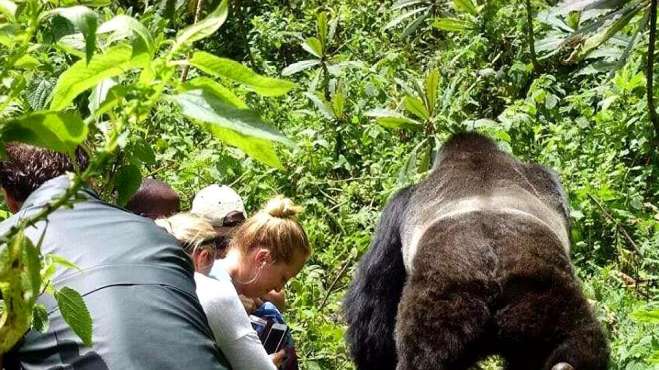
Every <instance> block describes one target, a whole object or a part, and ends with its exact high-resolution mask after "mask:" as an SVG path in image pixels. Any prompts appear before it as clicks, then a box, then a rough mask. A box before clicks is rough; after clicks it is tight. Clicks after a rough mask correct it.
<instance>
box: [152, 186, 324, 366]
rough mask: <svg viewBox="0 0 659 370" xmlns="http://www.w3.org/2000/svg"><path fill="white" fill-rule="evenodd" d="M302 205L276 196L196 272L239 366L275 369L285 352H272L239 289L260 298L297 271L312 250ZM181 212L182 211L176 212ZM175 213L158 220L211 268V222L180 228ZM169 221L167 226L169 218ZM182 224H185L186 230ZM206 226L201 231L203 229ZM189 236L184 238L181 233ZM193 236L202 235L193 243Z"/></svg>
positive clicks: (214, 324)
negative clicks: (300, 216) (301, 220)
mask: <svg viewBox="0 0 659 370" xmlns="http://www.w3.org/2000/svg"><path fill="white" fill-rule="evenodd" d="M300 210H301V209H300V208H299V207H297V206H295V205H294V204H293V202H292V201H291V200H290V199H287V198H283V197H276V198H274V199H272V200H270V201H269V202H268V203H267V204H266V206H265V207H264V208H263V209H262V210H260V211H259V212H257V213H256V214H255V215H254V216H252V217H250V218H248V219H247V220H246V221H245V222H244V223H243V224H242V225H241V226H239V227H237V229H236V230H235V231H234V232H233V233H232V234H233V235H232V239H231V241H230V242H229V245H228V247H227V251H226V256H225V257H224V258H223V259H220V260H215V261H214V262H215V265H214V266H213V270H212V271H211V273H210V275H211V276H212V277H213V278H214V279H213V278H209V277H206V276H204V275H202V274H199V273H195V281H196V283H197V295H198V296H199V301H200V303H201V304H202V307H203V308H204V311H205V312H206V315H207V317H208V321H209V324H210V326H211V328H212V329H213V334H214V335H215V340H216V342H217V344H218V347H219V348H220V349H221V350H222V352H223V353H224V355H225V356H226V357H227V359H228V360H229V362H230V363H231V366H232V368H233V369H235V370H243V369H244V370H259V369H275V368H276V367H277V366H279V365H280V364H281V363H282V362H283V360H284V357H285V351H284V350H281V351H279V352H277V353H273V354H271V355H268V354H267V353H266V352H265V349H264V348H263V346H262V344H261V341H260V340H259V338H258V335H257V334H256V332H255V331H254V329H253V328H252V325H251V322H250V319H249V317H248V316H247V312H246V311H245V308H244V306H243V304H242V303H241V299H240V297H239V293H240V294H243V295H245V296H247V297H250V298H254V299H256V298H258V297H261V296H263V295H264V294H266V293H267V292H269V291H271V290H277V291H279V290H281V289H282V288H283V286H284V284H286V282H287V281H288V280H289V279H290V278H292V277H293V276H295V275H297V273H298V272H299V271H300V270H301V269H302V266H303V265H304V263H305V262H306V260H307V258H308V257H309V255H310V254H311V249H310V247H309V241H308V238H307V235H306V233H305V232H304V229H303V228H302V226H301V225H300V224H299V223H298V221H297V219H296V215H297V214H298V213H299V212H300ZM177 216H178V215H177ZM175 217H176V216H173V217H170V218H169V219H165V220H162V221H159V222H158V223H159V224H160V225H162V226H163V227H165V228H166V229H168V230H172V231H170V232H171V233H172V234H173V235H174V236H175V237H176V238H177V239H178V240H179V242H181V243H182V244H183V245H184V248H186V247H185V245H186V243H187V244H188V247H187V249H186V251H188V254H190V256H191V257H192V259H193V261H194V263H195V268H198V269H199V270H198V271H200V272H203V273H208V269H209V268H210V267H209V264H210V263H212V262H213V260H214V257H215V255H214V254H212V253H207V252H204V251H206V250H207V248H208V246H214V240H216V239H213V238H216V237H217V234H215V233H214V232H213V233H212V236H211V230H213V228H212V226H211V225H210V224H209V223H208V221H205V220H204V219H203V218H200V217H197V216H194V215H189V214H187V215H186V216H185V217H186V218H189V217H191V218H194V219H195V222H194V223H192V224H195V225H198V224H199V223H205V224H206V225H207V226H210V229H208V227H206V226H204V227H198V226H197V227H190V226H189V225H188V226H187V227H186V228H182V227H179V226H180V225H181V224H182V221H181V220H176V219H175ZM168 222H169V225H167V223H168ZM181 229H187V230H189V232H187V233H184V232H182V230H181ZM202 230H203V231H202ZM183 235H186V237H183ZM191 240H201V242H200V243H197V244H196V246H195V243H192V244H190V241H191Z"/></svg>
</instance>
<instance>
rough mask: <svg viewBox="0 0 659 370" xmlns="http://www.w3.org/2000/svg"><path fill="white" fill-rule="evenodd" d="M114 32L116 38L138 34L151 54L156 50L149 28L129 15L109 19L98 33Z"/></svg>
mask: <svg viewBox="0 0 659 370" xmlns="http://www.w3.org/2000/svg"><path fill="white" fill-rule="evenodd" d="M107 32H113V36H112V38H113V39H114V40H117V39H120V38H126V37H130V36H137V37H139V38H141V39H142V41H143V42H144V45H145V46H146V48H147V50H148V51H149V54H152V53H153V52H154V47H155V45H154V41H153V37H152V36H151V33H150V32H149V30H148V29H147V28H146V27H144V25H143V24H142V23H140V21H138V20H137V19H135V18H133V17H130V16H127V15H117V16H116V17H114V18H112V19H110V20H109V21H107V22H105V23H103V24H101V26H100V27H99V28H98V31H96V33H107Z"/></svg>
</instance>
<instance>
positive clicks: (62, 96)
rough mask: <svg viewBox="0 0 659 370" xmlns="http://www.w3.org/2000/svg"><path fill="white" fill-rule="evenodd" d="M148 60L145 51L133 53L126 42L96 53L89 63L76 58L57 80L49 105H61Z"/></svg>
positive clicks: (140, 65)
mask: <svg viewBox="0 0 659 370" xmlns="http://www.w3.org/2000/svg"><path fill="white" fill-rule="evenodd" d="M147 61H148V55H145V54H138V55H135V56H133V49H132V47H130V46H129V45H126V44H119V45H117V46H114V47H112V48H110V49H108V50H107V51H106V52H105V53H103V54H100V55H95V56H94V57H93V58H92V60H91V61H90V62H89V64H87V63H85V62H84V61H78V62H76V63H75V64H74V65H72V66H71V67H70V68H69V69H67V70H66V71H65V72H64V73H62V75H61V76H60V78H59V79H58V80H57V85H55V90H54V91H53V100H52V101H51V103H50V109H53V110H60V109H64V108H66V106H68V105H69V104H70V103H71V102H72V101H73V99H75V97H76V96H78V95H80V94H81V93H82V92H83V91H85V90H87V89H90V88H92V87H94V86H96V85H97V84H98V83H99V82H101V81H103V80H104V79H106V78H109V77H113V76H118V75H120V74H123V73H125V72H127V71H129V70H131V69H133V68H137V67H142V66H144V63H145V62H147Z"/></svg>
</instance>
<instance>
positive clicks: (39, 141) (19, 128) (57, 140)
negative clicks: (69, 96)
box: [1, 112, 87, 154]
mask: <svg viewBox="0 0 659 370" xmlns="http://www.w3.org/2000/svg"><path fill="white" fill-rule="evenodd" d="M86 137H87V126H86V125H85V124H84V122H83V121H82V119H81V118H80V116H79V115H78V114H77V113H74V112H36V113H31V114H28V115H26V116H23V117H21V118H18V119H15V120H11V121H9V122H7V123H6V125H5V126H4V127H3V129H2V134H1V138H2V141H4V142H9V141H20V142H24V143H28V144H32V145H36V146H40V147H43V148H48V149H51V150H54V151H57V152H62V153H68V154H73V152H74V151H75V149H76V148H77V147H78V145H80V144H81V143H82V142H83V141H84V140H85V138H86Z"/></svg>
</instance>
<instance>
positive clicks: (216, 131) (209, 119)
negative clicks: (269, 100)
mask: <svg viewBox="0 0 659 370" xmlns="http://www.w3.org/2000/svg"><path fill="white" fill-rule="evenodd" d="M173 100H174V101H176V102H177V103H178V104H179V105H180V107H181V109H182V111H183V114H184V115H186V116H188V117H190V118H192V119H195V120H198V121H201V122H204V123H205V126H204V127H205V128H206V129H208V130H209V131H210V132H211V133H212V134H213V135H214V136H215V137H217V138H219V139H220V140H222V141H224V142H225V143H227V144H229V145H233V146H236V147H238V148H239V149H241V150H242V151H243V152H245V153H246V154H248V155H249V156H251V157H253V158H255V159H256V160H258V161H261V162H263V163H265V164H267V165H269V166H272V167H275V168H281V163H280V162H279V159H278V158H277V155H276V153H275V151H274V147H273V145H272V142H279V143H282V144H285V145H289V146H293V143H292V142H291V141H290V140H289V139H288V138H286V137H285V136H284V135H283V134H281V133H280V132H279V131H277V130H276V129H274V128H272V127H269V126H267V125H265V124H264V123H263V121H261V119H260V118H259V116H258V115H257V114H255V113H254V112H252V111H249V110H246V109H236V108H235V107H232V106H230V105H228V104H226V103H225V102H223V101H221V100H219V99H218V98H216V97H215V95H214V94H212V93H209V92H207V91H204V90H190V91H186V92H184V93H181V94H178V95H176V96H174V97H173Z"/></svg>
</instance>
